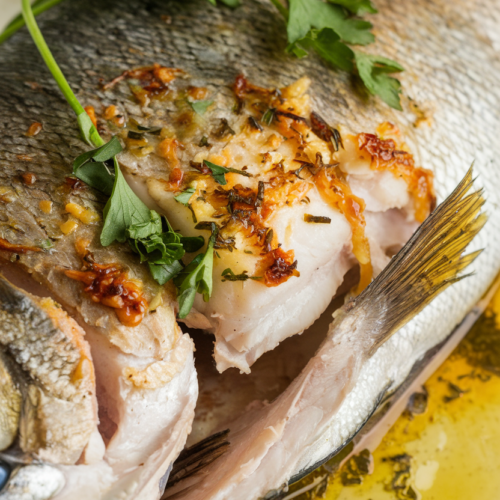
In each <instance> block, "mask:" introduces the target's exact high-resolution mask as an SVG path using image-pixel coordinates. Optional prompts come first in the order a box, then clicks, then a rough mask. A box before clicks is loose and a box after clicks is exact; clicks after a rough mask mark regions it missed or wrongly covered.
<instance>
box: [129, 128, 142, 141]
mask: <svg viewBox="0 0 500 500" xmlns="http://www.w3.org/2000/svg"><path fill="white" fill-rule="evenodd" d="M127 137H128V138H129V139H133V140H134V141H140V140H142V139H143V138H144V137H143V133H142V132H134V131H133V130H129V131H128V133H127Z"/></svg>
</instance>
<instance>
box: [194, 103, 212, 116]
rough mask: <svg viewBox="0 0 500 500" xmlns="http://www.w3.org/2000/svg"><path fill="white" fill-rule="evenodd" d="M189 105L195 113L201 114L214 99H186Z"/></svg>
mask: <svg viewBox="0 0 500 500" xmlns="http://www.w3.org/2000/svg"><path fill="white" fill-rule="evenodd" d="M188 103H189V105H190V106H191V107H192V108H193V110H194V111H195V113H196V114H198V115H200V116H203V115H204V114H205V113H206V112H207V109H208V108H209V107H210V106H211V105H212V104H213V103H214V101H194V102H191V101H188Z"/></svg>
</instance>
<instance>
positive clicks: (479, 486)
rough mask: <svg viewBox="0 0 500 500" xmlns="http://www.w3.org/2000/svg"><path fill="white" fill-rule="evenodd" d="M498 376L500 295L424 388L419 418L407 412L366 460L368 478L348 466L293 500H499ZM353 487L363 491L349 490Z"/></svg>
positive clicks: (499, 435)
mask: <svg viewBox="0 0 500 500" xmlns="http://www.w3.org/2000/svg"><path fill="white" fill-rule="evenodd" d="M499 375H500V293H497V294H496V296H495V297H494V299H493V300H492V302H491V303H490V305H489V307H488V309H487V311H486V312H485V314H483V316H482V317H481V318H480V319H479V320H478V322H477V323H476V325H475V327H474V328H473V329H472V330H471V331H470V332H469V334H468V335H467V337H466V338H465V339H464V340H463V341H462V343H461V344H460V345H459V346H458V347H457V349H456V350H455V351H454V352H453V353H452V354H451V356H450V357H449V358H448V359H447V360H446V361H445V363H444V364H443V365H442V366H441V367H440V368H439V369H438V370H437V372H436V373H435V374H434V375H433V376H432V377H431V378H430V379H429V380H428V381H427V382H426V384H425V389H426V390H427V405H426V406H425V405H424V407H423V408H426V409H425V411H424V413H421V414H412V413H410V412H408V411H406V412H405V413H404V414H403V415H402V416H401V417H400V418H399V419H398V420H397V422H396V423H395V424H394V426H393V427H392V428H391V430H390V431H389V432H388V433H387V435H386V436H385V438H384V439H383V441H382V442H381V444H380V445H379V446H378V448H377V449H376V450H375V451H374V453H373V456H371V457H370V461H371V463H370V467H369V471H368V473H367V470H366V467H363V464H362V463H361V469H363V470H358V466H357V463H358V462H353V461H352V460H351V461H350V462H348V463H347V464H344V465H343V466H342V467H341V468H340V470H337V471H335V472H333V473H331V474H329V475H328V478H327V479H325V480H324V481H322V482H321V483H320V484H319V486H317V487H316V488H315V489H314V490H311V491H309V492H307V493H304V494H302V495H299V496H297V497H295V498H296V499H298V500H305V499H319V498H326V499H327V500H357V499H362V500H394V499H400V500H406V499H422V500H479V499H481V500H482V499H486V498H487V499H492V500H496V499H500V376H499ZM424 399H425V398H424ZM423 408H422V409H423ZM367 453H368V452H365V458H366V454H367ZM353 470H354V476H353V474H352V472H353ZM322 474H323V476H324V475H325V470H324V469H323V470H320V471H317V472H316V473H313V475H312V476H311V477H309V478H306V479H305V480H304V481H303V482H302V484H301V485H297V486H294V488H293V489H292V491H291V493H292V492H293V491H296V490H297V489H300V488H301V487H304V486H305V485H307V484H308V483H311V481H312V479H314V478H316V482H318V481H319V477H323V476H321V475H322ZM346 478H347V480H346ZM349 478H350V479H351V481H349ZM353 478H354V480H352V479H353ZM352 482H355V483H356V482H357V483H361V484H349V485H346V484H347V483H352Z"/></svg>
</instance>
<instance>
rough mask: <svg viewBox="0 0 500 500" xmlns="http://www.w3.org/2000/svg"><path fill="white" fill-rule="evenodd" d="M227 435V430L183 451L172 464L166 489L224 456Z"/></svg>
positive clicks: (227, 445) (227, 442) (226, 448)
mask: <svg viewBox="0 0 500 500" xmlns="http://www.w3.org/2000/svg"><path fill="white" fill-rule="evenodd" d="M228 434H229V429H226V430H224V431H221V432H217V433H216V434H212V435H211V436H208V437H207V438H205V439H203V440H202V441H199V442H198V443H196V444H194V445H193V446H190V447H189V448H186V449H185V450H183V451H182V452H181V454H180V455H179V457H178V458H177V460H176V461H175V462H174V465H173V467H172V472H171V473H170V476H169V478H168V482H167V486H166V489H167V488H170V487H171V486H173V485H174V484H176V483H178V482H179V481H180V480H181V479H185V478H186V477H189V476H191V475H193V474H195V473H196V472H198V471H199V470H200V469H203V468H204V467H206V466H207V465H208V464H210V463H212V462H213V461H214V460H215V459H216V458H219V457H220V456H221V455H222V454H224V453H225V452H226V451H227V450H228V448H229V441H228V440H227V437H228Z"/></svg>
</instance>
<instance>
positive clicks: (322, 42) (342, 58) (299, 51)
mask: <svg viewBox="0 0 500 500" xmlns="http://www.w3.org/2000/svg"><path fill="white" fill-rule="evenodd" d="M305 49H314V50H315V51H316V52H317V53H318V55H319V56H321V57H322V58H323V59H324V60H325V61H327V62H329V63H330V64H333V65H334V66H336V67H337V68H340V69H343V70H344V71H349V72H352V71H353V69H354V64H353V58H354V52H353V51H352V50H351V49H350V48H349V47H348V46H347V45H345V44H344V43H342V42H341V41H340V37H339V36H338V35H337V34H336V33H335V31H333V30H332V29H331V28H323V29H322V30H315V29H312V30H310V31H309V33H308V34H307V35H306V36H305V37H304V38H302V39H301V40H298V41H297V42H295V44H293V45H292V46H290V47H289V49H288V50H291V51H292V52H293V53H294V54H295V55H296V56H297V57H304V56H306V55H307V52H306V50H305Z"/></svg>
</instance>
